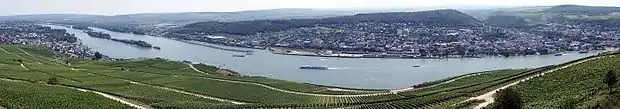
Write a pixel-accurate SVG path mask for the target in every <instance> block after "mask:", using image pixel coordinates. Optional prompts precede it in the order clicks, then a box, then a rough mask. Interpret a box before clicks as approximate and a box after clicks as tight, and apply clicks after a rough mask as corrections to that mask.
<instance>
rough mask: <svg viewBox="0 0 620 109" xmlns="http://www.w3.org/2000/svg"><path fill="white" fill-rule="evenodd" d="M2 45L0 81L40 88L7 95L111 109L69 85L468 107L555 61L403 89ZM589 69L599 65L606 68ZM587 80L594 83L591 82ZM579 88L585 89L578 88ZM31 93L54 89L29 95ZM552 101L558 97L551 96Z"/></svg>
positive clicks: (174, 104) (159, 97)
mask: <svg viewBox="0 0 620 109" xmlns="http://www.w3.org/2000/svg"><path fill="white" fill-rule="evenodd" d="M0 48H1V50H2V51H0V79H6V80H18V81H23V82H20V83H11V84H8V83H0V84H3V85H4V84H6V85H8V86H13V84H17V85H15V86H22V87H27V86H28V87H35V86H37V87H39V86H41V87H40V88H33V89H34V90H29V91H32V92H23V93H22V92H11V93H16V94H29V93H35V92H39V93H41V94H46V93H52V92H46V91H51V90H47V89H45V88H59V89H57V90H61V89H62V90H67V91H69V92H67V91H64V92H63V93H79V94H76V95H80V94H82V95H83V96H88V97H86V98H83V99H87V100H82V102H101V103H103V104H97V105H85V106H94V107H111V108H116V107H118V108H131V107H128V105H124V104H121V103H119V102H116V101H114V100H110V99H105V98H103V97H102V96H98V95H97V94H93V93H88V92H79V91H73V92H70V91H71V90H72V89H71V88H80V89H87V90H92V91H94V92H100V93H105V94H110V95H114V96H118V97H120V98H122V99H124V100H127V101H129V102H132V103H134V104H136V105H139V106H144V107H148V108H353V109H356V108H360V109H365V108H378V109H381V108H388V109H391V108H452V107H467V106H468V105H473V104H475V103H477V102H472V101H467V99H469V98H472V97H475V96H479V95H482V94H484V93H487V92H490V91H493V90H495V89H497V88H499V87H502V86H504V85H506V84H509V83H512V82H515V81H519V80H521V79H523V78H527V77H530V76H532V75H535V74H538V73H540V72H543V71H546V70H548V69H550V68H553V67H556V66H548V67H542V68H535V69H506V70H494V71H485V72H478V73H471V74H465V75H461V76H455V77H451V78H446V79H442V80H437V81H433V82H427V83H424V84H421V85H415V86H416V88H410V89H406V90H389V89H353V88H343V87H333V86H321V85H314V84H309V83H297V82H291V81H284V80H277V79H271V78H265V77H255V76H244V75H224V74H220V73H218V71H219V70H222V69H219V68H217V67H213V66H208V65H203V64H192V63H188V62H180V61H172V60H166V59H130V60H123V61H94V60H87V59H66V58H63V57H62V56H57V55H55V54H54V53H53V52H50V51H47V50H45V49H44V48H41V47H38V46H31V45H0ZM597 61H599V60H597ZM592 63H600V62H592ZM606 63H617V62H615V61H611V62H606ZM614 65H615V64H610V65H607V66H614ZM596 66H603V65H596ZM584 67H589V66H584ZM611 68H615V67H611ZM575 69H578V68H575ZM565 70H570V69H565ZM591 70H592V71H599V70H600V71H602V70H605V69H598V70H596V69H591ZM563 71H564V70H563ZM577 76H581V75H577ZM51 78H53V81H52V79H51ZM592 78H596V77H592ZM0 82H2V81H0ZM5 82H6V81H5ZM590 82H591V83H593V82H594V80H592V81H590ZM527 83H528V84H524V85H519V89H528V88H531V87H532V86H528V85H529V84H531V83H530V82H527ZM584 84H586V83H584ZM588 84H589V83H588ZM601 84H602V83H601ZM533 85H537V84H533ZM42 86H45V87H42ZM600 87H602V86H601V85H592V86H587V87H586V86H584V87H583V90H585V89H588V90H591V89H593V88H600ZM0 89H1V88H0ZM334 89H337V90H334ZM528 90H529V89H528ZM550 90H558V89H550ZM531 91H535V90H531ZM579 91H582V90H581V89H580V90H577V91H576V92H579ZM532 93H534V92H532ZM562 93H568V92H562ZM527 94H531V93H523V96H524V98H527V99H525V100H526V101H527V100H529V101H534V100H540V98H535V97H533V96H532V97H530V96H527ZM32 96H52V95H36V94H34V95H32ZM52 97H54V96H52ZM59 97H64V96H59ZM89 97H90V98H89ZM538 97H545V96H538ZM570 97H574V96H570ZM91 98H92V99H91ZM95 98H97V99H95ZM567 98H568V97H567ZM12 99H15V98H11V97H10V96H9V97H8V98H0V105H2V106H4V107H9V108H12V107H18V106H17V105H20V104H15V105H13V104H14V103H15V102H8V101H11V100H12ZM89 100H90V101H89ZM93 100H100V101H93ZM35 101H36V100H35ZM550 101H558V100H555V99H551V100H550ZM41 102H44V101H41ZM84 104H86V103H84ZM529 104H530V105H531V107H539V106H538V105H539V104H532V103H529ZM544 104H550V103H544ZM36 106H49V107H54V106H68V107H80V106H81V105H77V104H62V103H60V104H55V103H52V104H36ZM132 106H134V105H132ZM549 106H555V105H549ZM134 107H136V106H134ZM542 107H547V106H542ZM84 108H87V107H84Z"/></svg>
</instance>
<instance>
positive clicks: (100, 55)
mask: <svg viewBox="0 0 620 109" xmlns="http://www.w3.org/2000/svg"><path fill="white" fill-rule="evenodd" d="M101 58H103V55H102V54H101V53H99V52H95V58H94V60H101Z"/></svg>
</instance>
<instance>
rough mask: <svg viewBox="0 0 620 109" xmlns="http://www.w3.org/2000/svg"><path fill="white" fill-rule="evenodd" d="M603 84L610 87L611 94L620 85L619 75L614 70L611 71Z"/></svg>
mask: <svg viewBox="0 0 620 109" xmlns="http://www.w3.org/2000/svg"><path fill="white" fill-rule="evenodd" d="M603 82H604V83H605V84H607V86H609V92H611V91H612V90H613V88H614V87H615V86H616V84H617V83H618V75H617V74H616V72H614V71H613V70H610V71H608V72H607V74H606V75H605V78H603Z"/></svg>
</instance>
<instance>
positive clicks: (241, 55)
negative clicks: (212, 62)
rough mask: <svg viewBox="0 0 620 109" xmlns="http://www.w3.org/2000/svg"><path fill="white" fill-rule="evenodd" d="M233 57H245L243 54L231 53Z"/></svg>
mask: <svg viewBox="0 0 620 109" xmlns="http://www.w3.org/2000/svg"><path fill="white" fill-rule="evenodd" d="M233 57H238V58H242V57H245V55H233Z"/></svg>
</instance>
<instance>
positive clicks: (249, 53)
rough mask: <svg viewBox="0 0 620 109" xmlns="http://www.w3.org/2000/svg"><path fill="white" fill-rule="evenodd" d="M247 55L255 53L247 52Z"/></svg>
mask: <svg viewBox="0 0 620 109" xmlns="http://www.w3.org/2000/svg"><path fill="white" fill-rule="evenodd" d="M245 55H254V53H252V52H247V53H245Z"/></svg>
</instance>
